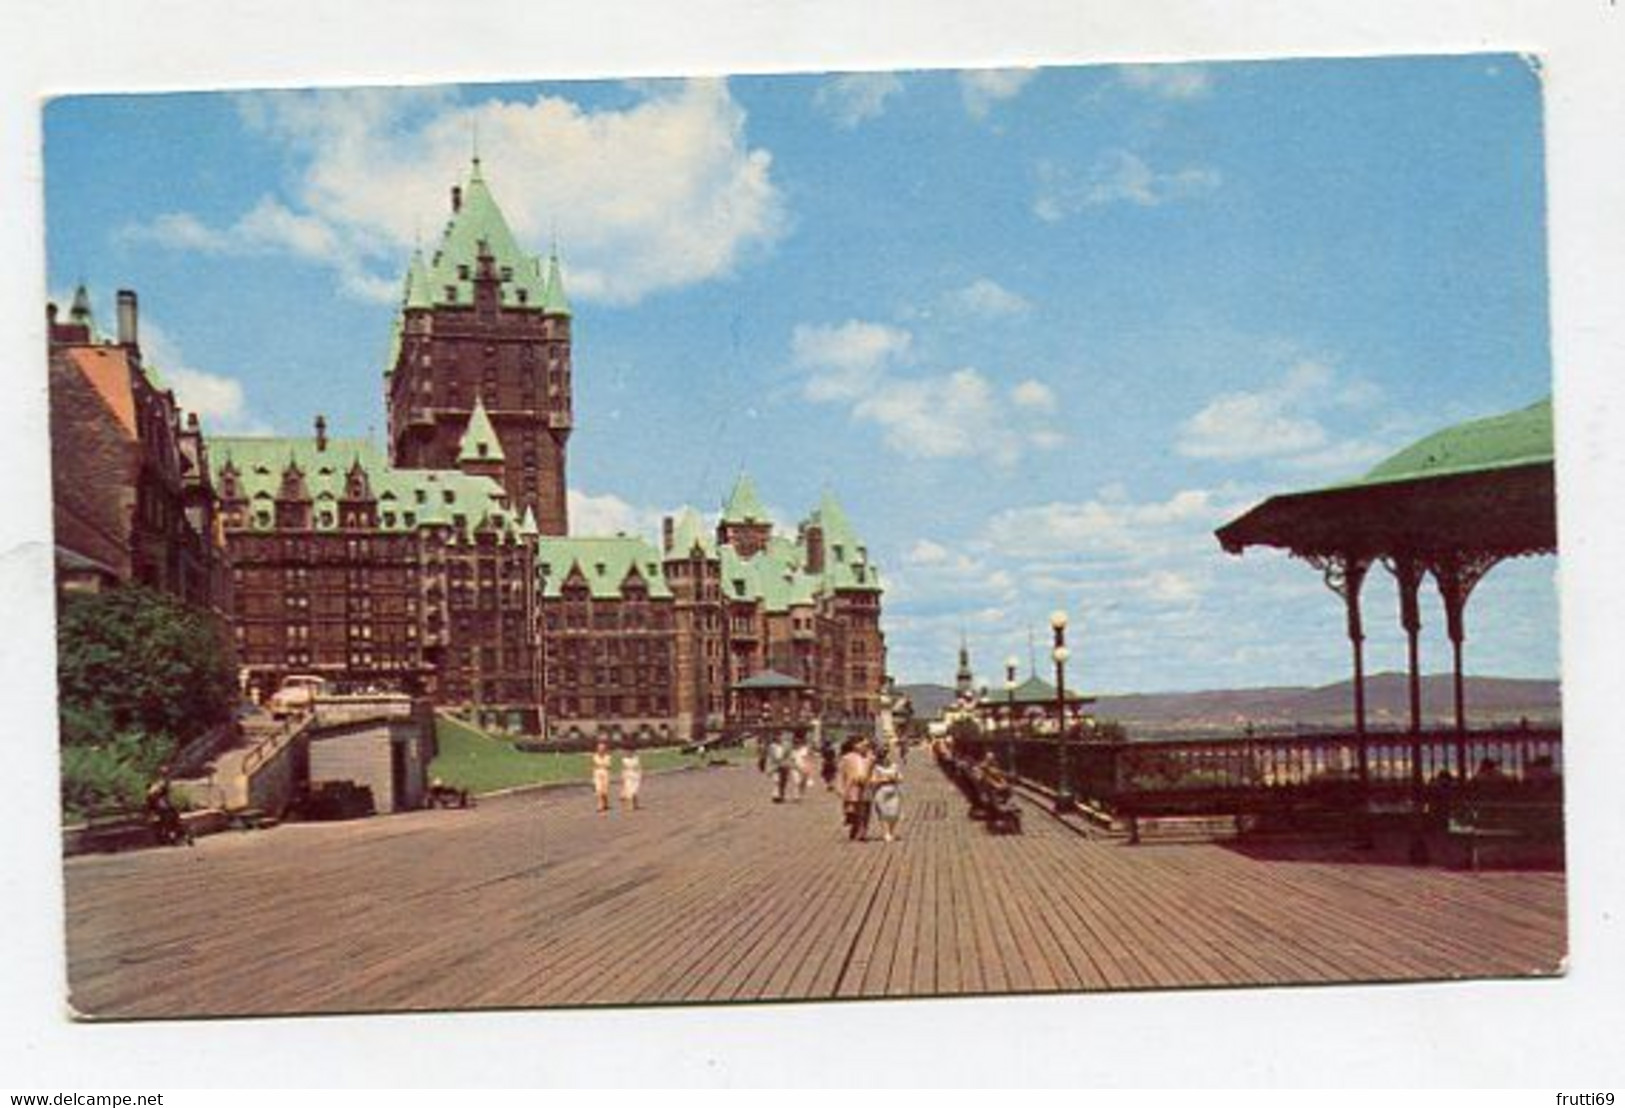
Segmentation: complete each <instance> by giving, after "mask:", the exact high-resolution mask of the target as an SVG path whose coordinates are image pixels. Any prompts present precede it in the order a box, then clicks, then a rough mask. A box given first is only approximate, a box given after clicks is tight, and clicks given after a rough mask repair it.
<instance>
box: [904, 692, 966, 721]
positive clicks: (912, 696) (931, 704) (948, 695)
mask: <svg viewBox="0 0 1625 1108" xmlns="http://www.w3.org/2000/svg"><path fill="white" fill-rule="evenodd" d="M897 691H898V692H900V693H902V694H903V695H904V696H906V697H908V699H909V703H910V704H912V705H914V718H916V719H936V718H937V717H938V716H940V715H942V713H943V710H944V709H946V708H947V707H948V705H950V704H952V703H953V702H954V689H953V686H952V685H931V684H923V685H898V686H897Z"/></svg>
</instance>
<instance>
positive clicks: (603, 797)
mask: <svg viewBox="0 0 1625 1108" xmlns="http://www.w3.org/2000/svg"><path fill="white" fill-rule="evenodd" d="M613 762H614V759H613V758H612V757H611V756H610V753H609V740H608V739H599V740H598V748H597V749H596V750H594V751H593V752H592V791H593V794H594V795H595V796H597V798H598V811H599V812H600V813H602V812H608V811H609V769H610V766H611V765H612V764H613Z"/></svg>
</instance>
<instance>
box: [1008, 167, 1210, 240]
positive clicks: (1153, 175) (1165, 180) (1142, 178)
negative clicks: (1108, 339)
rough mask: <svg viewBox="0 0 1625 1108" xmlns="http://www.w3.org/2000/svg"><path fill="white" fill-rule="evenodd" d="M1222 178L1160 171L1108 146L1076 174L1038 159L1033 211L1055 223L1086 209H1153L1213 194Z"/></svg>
mask: <svg viewBox="0 0 1625 1108" xmlns="http://www.w3.org/2000/svg"><path fill="white" fill-rule="evenodd" d="M1223 181H1224V178H1223V176H1222V175H1221V174H1220V173H1219V172H1218V170H1216V169H1211V168H1208V167H1205V166H1187V167H1186V168H1183V169H1176V170H1170V171H1160V170H1157V169H1154V168H1152V167H1151V166H1150V165H1149V164H1147V163H1146V161H1145V159H1143V158H1141V157H1140V156H1139V155H1137V154H1134V153H1131V152H1129V151H1127V150H1108V151H1106V152H1105V153H1103V154H1101V155H1100V156H1099V157H1098V158H1096V159H1095V163H1094V165H1092V166H1091V167H1090V168H1089V171H1088V172H1087V173H1085V174H1083V175H1082V176H1081V177H1080V176H1079V175H1077V174H1075V173H1073V172H1072V171H1071V170H1068V169H1067V168H1065V167H1064V166H1060V165H1057V164H1056V163H1054V162H1051V161H1041V162H1039V163H1038V198H1037V199H1036V200H1035V201H1034V202H1033V212H1034V214H1035V215H1037V216H1038V217H1039V218H1040V219H1042V220H1044V221H1046V222H1049V223H1054V222H1056V221H1058V220H1061V219H1065V218H1066V217H1067V216H1070V215H1077V214H1078V213H1080V212H1084V211H1087V210H1089V209H1091V208H1098V207H1104V206H1107V205H1111V204H1133V205H1136V206H1138V207H1142V208H1154V207H1158V206H1160V205H1162V204H1168V203H1172V202H1173V201H1176V200H1189V199H1194V198H1196V197H1199V196H1203V195H1205V194H1207V193H1211V192H1213V191H1214V190H1215V189H1217V188H1218V187H1219V186H1220V185H1221V184H1222V183H1223Z"/></svg>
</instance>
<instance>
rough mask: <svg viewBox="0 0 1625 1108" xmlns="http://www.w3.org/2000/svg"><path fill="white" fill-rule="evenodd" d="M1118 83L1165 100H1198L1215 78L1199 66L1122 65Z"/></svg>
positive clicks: (1209, 87) (1207, 90) (1119, 67)
mask: <svg viewBox="0 0 1625 1108" xmlns="http://www.w3.org/2000/svg"><path fill="white" fill-rule="evenodd" d="M1117 79H1118V80H1119V81H1120V82H1122V84H1123V85H1124V86H1125V87H1127V88H1130V89H1133V90H1135V91H1136V92H1144V93H1147V94H1149V95H1151V96H1155V97H1157V98H1159V99H1163V100H1195V99H1197V98H1198V97H1202V96H1206V95H1207V94H1208V92H1209V90H1210V89H1211V88H1212V86H1213V79H1212V74H1211V73H1210V72H1209V71H1208V70H1207V68H1206V67H1204V66H1200V65H1123V66H1118V68H1117Z"/></svg>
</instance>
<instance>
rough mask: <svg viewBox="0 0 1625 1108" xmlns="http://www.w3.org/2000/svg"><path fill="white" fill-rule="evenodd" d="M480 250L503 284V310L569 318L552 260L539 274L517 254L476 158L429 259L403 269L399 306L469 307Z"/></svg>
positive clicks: (535, 262) (535, 261)
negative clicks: (535, 310)
mask: <svg viewBox="0 0 1625 1108" xmlns="http://www.w3.org/2000/svg"><path fill="white" fill-rule="evenodd" d="M482 247H483V249H484V250H486V251H489V253H490V254H491V259H492V264H493V265H494V266H495V267H496V270H497V273H498V274H499V275H500V276H501V278H502V281H501V284H500V286H499V289H500V295H501V298H502V303H503V304H504V305H505V306H507V307H510V308H511V307H517V306H519V305H520V304H521V303H523V304H525V305H533V306H537V307H541V308H543V309H544V310H546V311H549V312H552V313H555V314H566V315H567V314H569V310H570V308H569V301H568V300H567V299H566V298H565V295H564V281H563V278H562V276H561V275H560V273H559V269H558V258H557V255H555V256H554V257H553V259H552V262H551V264H550V265H549V266H548V268H547V270H546V271H545V272H544V270H543V268H542V262H541V259H540V258H538V257H536V256H534V255H532V254H527V253H525V251H524V250H523V249H521V247H520V245H519V241H518V240H517V239H516V238H514V234H513V231H512V229H511V228H509V226H508V221H507V219H506V218H504V216H503V214H502V209H501V208H499V207H498V206H497V202H496V200H495V198H493V197H492V195H491V190H490V188H489V187H488V186H487V185H486V183H485V178H484V176H483V175H482V174H481V172H480V163H479V159H477V158H476V159H475V160H474V166H473V171H472V173H471V174H470V176H469V179H468V183H467V184H466V185H465V186H464V187H463V189H462V202H461V206H460V207H459V208H458V210H457V211H455V212H453V213H452V215H451V219H450V221H449V222H447V224H446V229H445V232H444V234H442V236H441V239H440V245H439V247H438V248H437V249H436V250H435V252H434V257H433V258H431V259H430V260H429V261H428V263H427V264H424V263H422V261H421V259H419V258H414V260H413V264H412V265H411V266H410V267H409V268H408V270H407V279H406V286H405V299H404V302H403V306H404V307H406V308H427V307H432V306H434V305H439V304H472V303H473V302H474V275H475V274H476V273H477V272H478V269H479V257H480V253H481V249H482Z"/></svg>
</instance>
